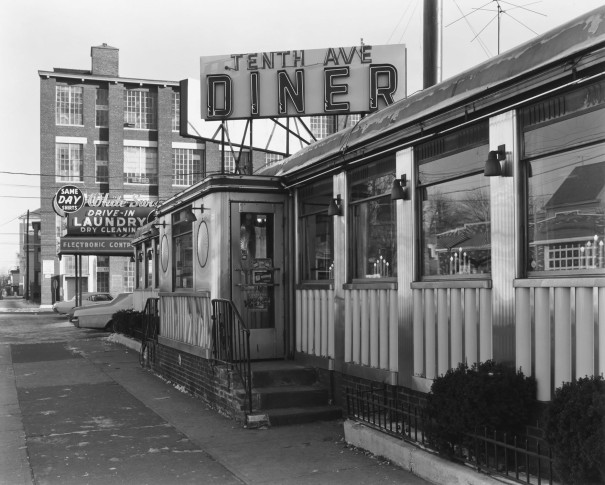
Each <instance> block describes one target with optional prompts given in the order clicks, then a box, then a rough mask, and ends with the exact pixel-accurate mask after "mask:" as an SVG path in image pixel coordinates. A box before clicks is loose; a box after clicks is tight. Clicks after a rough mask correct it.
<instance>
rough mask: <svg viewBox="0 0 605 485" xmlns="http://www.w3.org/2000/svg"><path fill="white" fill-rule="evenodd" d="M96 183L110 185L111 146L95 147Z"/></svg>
mask: <svg viewBox="0 0 605 485" xmlns="http://www.w3.org/2000/svg"><path fill="white" fill-rule="evenodd" d="M95 182H96V183H98V184H108V183H109V145H106V144H102V145H101V144H98V145H95Z"/></svg>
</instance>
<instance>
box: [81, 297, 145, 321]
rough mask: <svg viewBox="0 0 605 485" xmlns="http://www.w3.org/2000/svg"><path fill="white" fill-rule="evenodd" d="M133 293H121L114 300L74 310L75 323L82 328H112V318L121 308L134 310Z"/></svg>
mask: <svg viewBox="0 0 605 485" xmlns="http://www.w3.org/2000/svg"><path fill="white" fill-rule="evenodd" d="M133 302H134V299H133V296H132V293H120V294H119V295H118V296H116V297H115V298H114V299H113V300H111V301H110V302H107V303H101V304H99V305H94V306H88V307H78V308H76V310H75V311H74V317H73V319H74V325H75V326H76V327H80V328H103V329H111V324H112V321H111V318H112V316H113V314H114V313H116V312H118V311H120V310H132V308H133Z"/></svg>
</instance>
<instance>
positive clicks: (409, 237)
mask: <svg viewBox="0 0 605 485" xmlns="http://www.w3.org/2000/svg"><path fill="white" fill-rule="evenodd" d="M395 167H396V168H395V174H396V176H397V177H401V175H403V174H405V175H407V180H408V186H409V191H408V193H409V194H410V200H398V201H397V202H396V210H397V288H398V292H397V309H398V319H397V324H398V332H397V333H398V337H397V338H398V345H397V348H398V351H397V360H398V365H397V368H398V369H399V374H398V383H399V384H400V385H402V386H408V387H411V386H412V382H413V379H412V378H413V376H414V373H415V372H416V370H415V364H414V362H415V360H416V359H415V357H414V353H415V352H416V347H415V345H414V343H415V342H416V335H415V334H414V318H413V312H414V295H413V293H412V290H411V284H412V282H413V281H415V279H416V278H417V275H416V267H415V262H416V261H417V258H416V255H417V254H419V250H418V247H417V244H418V241H417V239H416V237H415V232H416V231H415V230H414V227H415V218H414V214H415V213H416V212H415V211H416V206H417V203H418V202H417V197H416V196H415V192H416V169H415V167H414V159H413V150H412V149H411V148H407V149H405V150H401V151H399V152H397V156H396V159H395ZM420 352H422V350H420Z"/></svg>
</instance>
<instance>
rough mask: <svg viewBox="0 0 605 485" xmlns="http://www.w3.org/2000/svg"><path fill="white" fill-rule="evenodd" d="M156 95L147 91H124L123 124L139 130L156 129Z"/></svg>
mask: <svg viewBox="0 0 605 485" xmlns="http://www.w3.org/2000/svg"><path fill="white" fill-rule="evenodd" d="M156 104H157V103H156V95H155V93H150V92H149V91H143V90H139V89H127V90H126V91H124V126H125V127H126V128H135V129H139V130H155V129H157V121H156V119H157V115H156Z"/></svg>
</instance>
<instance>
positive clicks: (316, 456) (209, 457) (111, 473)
mask: <svg viewBox="0 0 605 485" xmlns="http://www.w3.org/2000/svg"><path fill="white" fill-rule="evenodd" d="M6 303H7V300H6V299H5V300H2V301H0V485H20V484H28V485H30V484H36V485H43V484H61V485H63V484H78V485H80V484H129V485H137V484H150V485H154V484H163V485H170V484H182V483H183V484H185V483H196V484H426V483H427V482H426V481H424V480H422V479H420V478H418V477H415V476H414V475H412V474H410V473H409V472H407V471H405V470H403V469H401V468H399V467H397V466H394V465H392V464H390V463H389V462H387V461H385V460H383V459H380V458H378V457H374V456H372V455H370V454H369V453H367V452H364V451H363V450H359V449H355V448H353V447H350V446H348V445H347V444H346V442H345V441H344V435H343V423H342V421H330V422H318V423H311V424H304V425H292V426H283V427H274V428H267V429H246V428H244V427H242V425H241V424H238V423H236V422H234V421H232V420H230V419H227V418H225V417H223V416H221V415H220V414H218V413H217V412H216V411H214V410H212V409H210V408H208V406H206V405H205V404H204V402H203V401H201V400H200V399H198V398H194V397H192V396H190V395H188V394H186V393H184V392H183V391H182V390H180V389H179V388H178V386H173V385H172V384H171V383H169V382H166V381H165V380H163V379H161V378H160V377H158V376H157V375H155V374H153V373H152V372H150V371H149V370H146V369H143V368H142V367H141V366H140V365H139V361H138V353H137V352H135V351H133V350H131V349H130V348H128V347H127V346H124V345H121V344H120V343H118V342H116V341H113V340H114V339H112V338H110V337H108V334H105V333H102V332H98V331H92V330H85V329H76V328H74V327H73V326H72V325H71V324H69V322H67V319H66V317H58V316H56V315H55V314H52V313H48V312H46V313H45V312H41V311H39V309H38V308H36V307H35V306H31V305H27V304H26V302H23V305H22V306H21V307H19V305H17V306H18V307H19V308H15V309H13V310H7V309H6V306H7V304H6ZM28 306H29V313H28V312H26V311H24V309H25V307H28ZM2 307H4V310H3V309H2ZM36 335H37V336H38V338H37V339H36Z"/></svg>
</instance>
